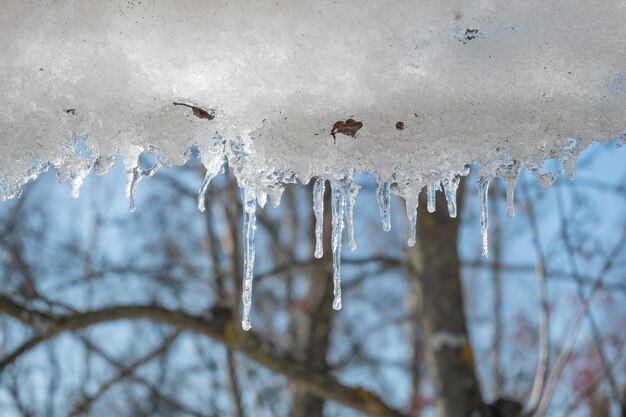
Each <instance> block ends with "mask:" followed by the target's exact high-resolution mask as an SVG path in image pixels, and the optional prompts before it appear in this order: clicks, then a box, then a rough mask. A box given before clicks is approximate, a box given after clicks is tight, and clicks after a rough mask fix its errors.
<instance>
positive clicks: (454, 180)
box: [442, 175, 461, 218]
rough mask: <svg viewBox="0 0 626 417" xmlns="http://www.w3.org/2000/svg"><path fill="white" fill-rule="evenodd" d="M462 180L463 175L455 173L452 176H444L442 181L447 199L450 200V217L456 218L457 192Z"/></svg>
mask: <svg viewBox="0 0 626 417" xmlns="http://www.w3.org/2000/svg"><path fill="white" fill-rule="evenodd" d="M460 181H461V177H458V176H456V175H453V176H452V177H450V178H444V180H443V181H442V185H443V192H444V194H445V195H446V201H447V202H448V214H449V215H450V217H452V218H454V217H456V215H457V206H456V193H457V190H458V189H459V182H460Z"/></svg>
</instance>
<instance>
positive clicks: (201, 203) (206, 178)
mask: <svg viewBox="0 0 626 417" xmlns="http://www.w3.org/2000/svg"><path fill="white" fill-rule="evenodd" d="M215 175H216V173H213V172H211V171H209V170H207V172H206V174H205V175H204V179H203V180H202V185H201V186H200V191H198V210H200V211H201V212H202V213H204V210H205V206H204V201H205V199H206V198H205V196H206V191H207V189H208V188H209V183H210V182H211V180H212V179H213V178H215Z"/></svg>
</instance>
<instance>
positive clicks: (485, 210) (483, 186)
mask: <svg viewBox="0 0 626 417" xmlns="http://www.w3.org/2000/svg"><path fill="white" fill-rule="evenodd" d="M478 193H479V198H480V229H481V230H480V234H481V236H482V241H483V256H484V257H487V256H489V241H488V236H487V229H488V228H489V207H488V205H487V203H488V197H489V177H480V179H479V180H478Z"/></svg>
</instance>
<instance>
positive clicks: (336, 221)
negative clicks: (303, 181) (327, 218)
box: [331, 180, 346, 310]
mask: <svg viewBox="0 0 626 417" xmlns="http://www.w3.org/2000/svg"><path fill="white" fill-rule="evenodd" d="M344 181H345V180H333V181H331V190H332V220H333V221H332V225H333V226H332V250H333V297H334V299H333V309H335V310H341V240H342V238H343V220H344V214H345V206H346V185H345V183H344Z"/></svg>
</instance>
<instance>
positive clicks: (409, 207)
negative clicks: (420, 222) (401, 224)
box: [405, 194, 419, 247]
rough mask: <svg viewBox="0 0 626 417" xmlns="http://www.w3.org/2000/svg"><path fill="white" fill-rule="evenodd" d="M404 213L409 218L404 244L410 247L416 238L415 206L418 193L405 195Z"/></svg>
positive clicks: (413, 244)
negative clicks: (407, 232) (409, 195)
mask: <svg viewBox="0 0 626 417" xmlns="http://www.w3.org/2000/svg"><path fill="white" fill-rule="evenodd" d="M405 202H406V215H407V217H408V219H409V239H408V240H407V242H406V244H407V245H409V246H410V247H413V246H415V242H416V239H417V235H416V234H417V206H418V204H419V194H418V195H415V196H411V197H405Z"/></svg>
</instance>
